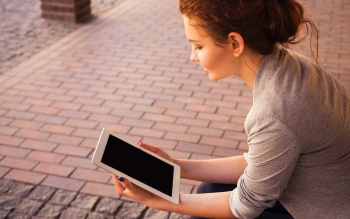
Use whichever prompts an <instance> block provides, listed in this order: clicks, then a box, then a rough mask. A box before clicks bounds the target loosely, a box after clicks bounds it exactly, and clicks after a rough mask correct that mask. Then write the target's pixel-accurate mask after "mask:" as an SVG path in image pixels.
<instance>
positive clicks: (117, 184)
mask: <svg viewBox="0 0 350 219" xmlns="http://www.w3.org/2000/svg"><path fill="white" fill-rule="evenodd" d="M112 177H113V182H114V187H115V191H116V193H117V194H118V195H122V193H123V192H124V190H125V189H126V188H125V187H124V186H123V184H121V183H120V182H119V180H118V178H119V177H118V176H116V175H114V174H112Z"/></svg>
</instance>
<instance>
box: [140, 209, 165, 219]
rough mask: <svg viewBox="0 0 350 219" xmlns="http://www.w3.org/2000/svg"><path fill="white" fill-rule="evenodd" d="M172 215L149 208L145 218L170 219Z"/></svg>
mask: <svg viewBox="0 0 350 219" xmlns="http://www.w3.org/2000/svg"><path fill="white" fill-rule="evenodd" d="M169 215H170V213H169V212H166V211H157V210H154V209H152V208H149V209H148V210H147V211H146V213H145V216H144V219H168V218H169Z"/></svg>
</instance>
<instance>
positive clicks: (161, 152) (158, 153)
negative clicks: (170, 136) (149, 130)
mask: <svg viewBox="0 0 350 219" xmlns="http://www.w3.org/2000/svg"><path fill="white" fill-rule="evenodd" d="M138 145H139V146H141V147H143V148H145V149H147V150H149V151H151V152H153V153H155V154H157V155H159V156H161V157H163V158H165V159H167V160H169V161H170V162H173V163H175V160H174V159H173V158H172V157H170V155H169V154H167V153H165V152H164V151H163V150H162V149H160V148H158V147H154V146H151V145H148V144H145V143H143V142H141V141H139V143H138Z"/></svg>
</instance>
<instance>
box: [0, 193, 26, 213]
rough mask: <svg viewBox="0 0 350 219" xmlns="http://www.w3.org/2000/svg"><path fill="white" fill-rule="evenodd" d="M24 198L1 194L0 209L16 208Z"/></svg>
mask: <svg viewBox="0 0 350 219" xmlns="http://www.w3.org/2000/svg"><path fill="white" fill-rule="evenodd" d="M21 201H22V199H21V198H19V197H15V196H8V195H1V196H0V209H2V210H7V211H10V210H12V209H15V208H16V207H17V206H18V205H19V204H20V203H21Z"/></svg>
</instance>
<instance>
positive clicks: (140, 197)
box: [112, 174, 156, 206]
mask: <svg viewBox="0 0 350 219" xmlns="http://www.w3.org/2000/svg"><path fill="white" fill-rule="evenodd" d="M112 177H113V181H114V186H115V191H116V192H117V194H118V195H120V196H124V197H127V198H130V199H132V200H135V201H137V202H140V203H142V204H144V205H147V206H150V204H151V203H152V201H153V199H155V198H156V196H155V195H154V194H152V193H150V192H148V191H146V190H144V189H142V188H140V187H138V186H137V185H134V184H132V183H131V182H130V181H129V180H128V179H127V178H125V177H118V176H116V175H114V174H112Z"/></svg>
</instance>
